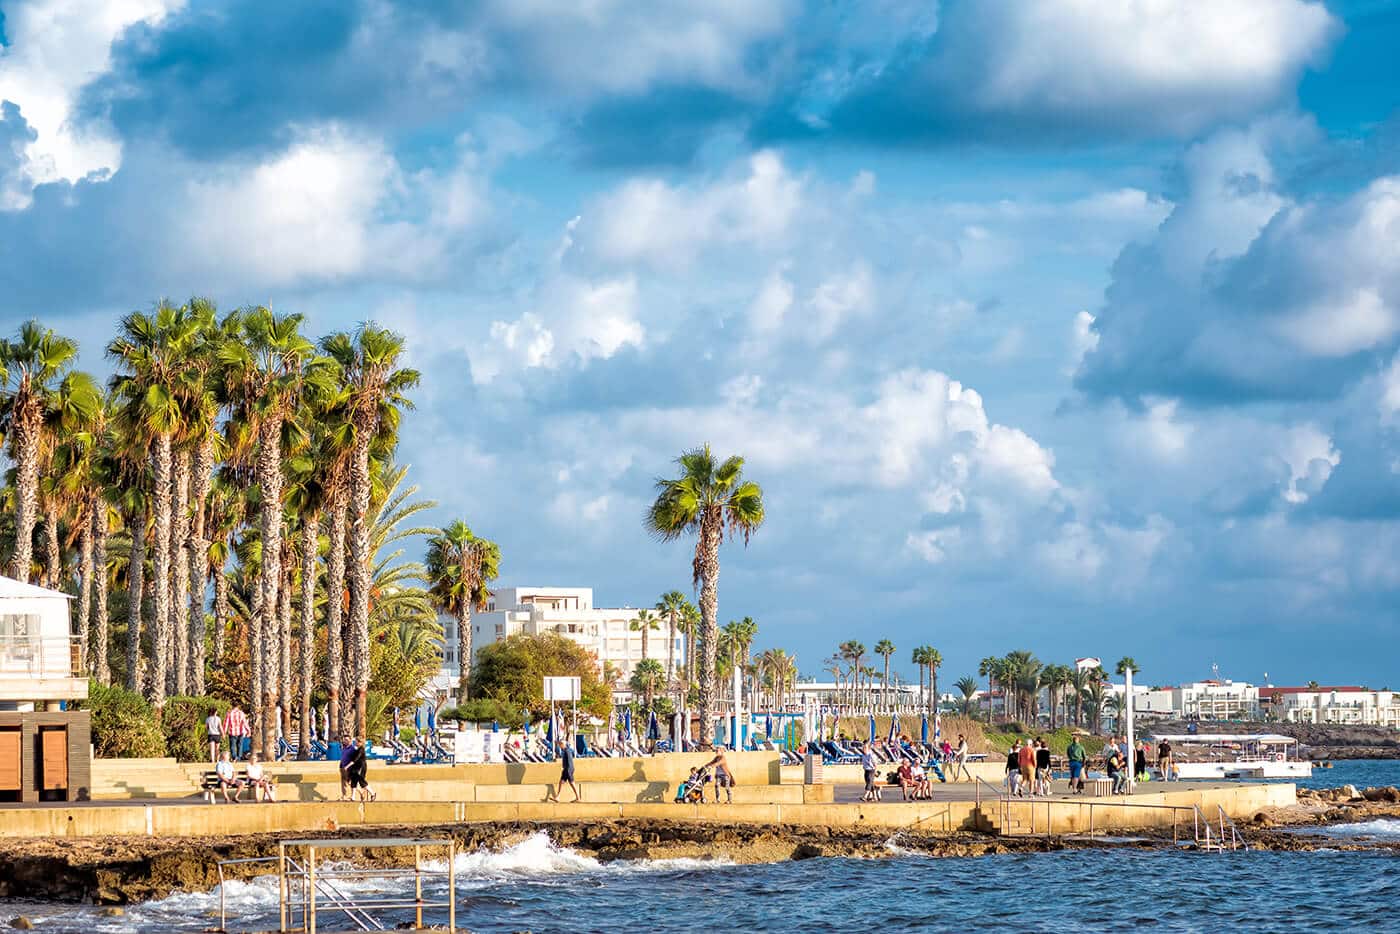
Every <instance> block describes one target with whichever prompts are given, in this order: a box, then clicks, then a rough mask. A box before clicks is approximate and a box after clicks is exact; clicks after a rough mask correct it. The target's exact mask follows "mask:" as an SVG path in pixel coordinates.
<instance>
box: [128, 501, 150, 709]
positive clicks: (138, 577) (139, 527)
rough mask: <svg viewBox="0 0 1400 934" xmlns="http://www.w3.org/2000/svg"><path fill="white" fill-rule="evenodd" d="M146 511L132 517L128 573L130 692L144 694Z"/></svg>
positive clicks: (138, 510) (143, 510) (139, 510)
mask: <svg viewBox="0 0 1400 934" xmlns="http://www.w3.org/2000/svg"><path fill="white" fill-rule="evenodd" d="M145 571H146V509H145V507H144V506H142V507H140V508H139V509H137V511H136V513H135V514H134V515H133V516H132V517H131V560H130V561H129V562H128V564H127V569H126V689H127V690H128V691H139V690H141V683H142V678H141V598H142V596H143V595H144V593H145V590H146V587H145V576H146V573H145Z"/></svg>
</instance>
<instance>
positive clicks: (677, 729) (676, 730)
mask: <svg viewBox="0 0 1400 934" xmlns="http://www.w3.org/2000/svg"><path fill="white" fill-rule="evenodd" d="M671 751H672V752H685V742H684V740H682V739H681V714H680V711H679V710H678V711H676V712H675V713H673V714H671Z"/></svg>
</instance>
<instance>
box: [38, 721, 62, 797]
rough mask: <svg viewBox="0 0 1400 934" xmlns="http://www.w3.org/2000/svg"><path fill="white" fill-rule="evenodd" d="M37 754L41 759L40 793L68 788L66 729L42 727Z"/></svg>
mask: <svg viewBox="0 0 1400 934" xmlns="http://www.w3.org/2000/svg"><path fill="white" fill-rule="evenodd" d="M39 747H40V750H39V754H40V755H41V756H42V757H43V774H42V775H41V776H40V784H39V790H40V791H53V790H56V789H64V788H67V787H68V728H67V727H62V726H48V727H42V728H41V729H40V730H39Z"/></svg>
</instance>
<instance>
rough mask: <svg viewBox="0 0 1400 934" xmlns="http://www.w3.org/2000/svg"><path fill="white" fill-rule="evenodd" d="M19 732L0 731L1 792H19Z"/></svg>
mask: <svg viewBox="0 0 1400 934" xmlns="http://www.w3.org/2000/svg"><path fill="white" fill-rule="evenodd" d="M19 757H20V734H19V730H0V791H19V790H20V788H21V787H22V786H21V785H20V770H19Z"/></svg>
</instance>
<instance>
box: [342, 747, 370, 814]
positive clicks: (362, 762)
mask: <svg viewBox="0 0 1400 934" xmlns="http://www.w3.org/2000/svg"><path fill="white" fill-rule="evenodd" d="M368 776H369V745H368V744H367V743H366V742H365V738H364V737H363V736H360V737H356V738H355V739H351V738H350V737H349V736H345V737H343V738H342V739H341V741H340V800H341V801H351V800H359V801H373V800H375V799H376V798H378V797H379V795H378V794H377V793H376V792H375V790H374V789H373V788H371V787H369V779H368Z"/></svg>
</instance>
